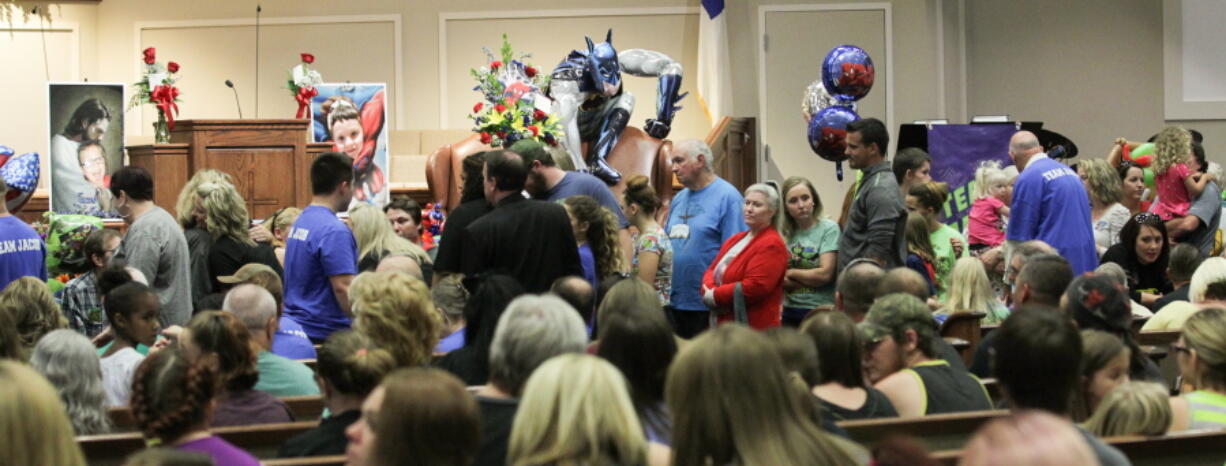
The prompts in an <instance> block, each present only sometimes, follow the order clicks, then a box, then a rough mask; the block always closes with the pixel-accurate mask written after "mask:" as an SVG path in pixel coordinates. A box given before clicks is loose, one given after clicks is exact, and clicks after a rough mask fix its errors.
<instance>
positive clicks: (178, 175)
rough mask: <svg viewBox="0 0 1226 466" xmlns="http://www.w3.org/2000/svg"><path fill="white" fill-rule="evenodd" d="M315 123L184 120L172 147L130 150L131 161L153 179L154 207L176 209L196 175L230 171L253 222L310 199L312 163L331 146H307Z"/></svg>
mask: <svg viewBox="0 0 1226 466" xmlns="http://www.w3.org/2000/svg"><path fill="white" fill-rule="evenodd" d="M310 124H311V122H310V120H305V119H303V120H180V121H176V122H175V129H174V130H172V131H171V132H170V141H171V143H170V144H152V145H142V146H129V147H128V157H129V163H131V164H132V165H135V166H140V167H144V168H145V169H146V170H149V172H150V173H151V174H152V175H153V179H154V184H153V185H154V194H153V201H154V203H155V204H157V205H159V206H161V207H162V208H165V209H167V210H172V209H173V207H174V205H175V201H176V200H177V199H178V197H179V191H180V190H181V189H182V188H183V185H184V184H186V183H187V180H188V179H190V178H191V177H192V175H193V174H195V173H196V172H197V171H200V170H205V169H210V168H211V169H214V170H219V171H222V172H225V173H228V174H229V175H230V176H231V177H233V179H234V185H235V187H236V188H238V192H239V194H241V195H242V196H243V199H244V200H245V201H246V202H247V211H248V212H249V213H250V215H251V218H265V217H267V216H268V215H270V214H272V213H273V212H275V211H276V210H277V209H279V208H281V207H285V206H300V207H301V206H305V205H307V204H308V203H309V202H310V201H311V180H310V167H311V160H312V159H313V158H314V157H315V155H318V154H319V153H322V152H326V151H328V150H330V148H331V147H332V144H331V143H308V142H307V141H308V137H309V136H308V135H309V133H308V131H309V130H310Z"/></svg>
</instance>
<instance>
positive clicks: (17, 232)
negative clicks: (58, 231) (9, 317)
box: [0, 200, 47, 289]
mask: <svg viewBox="0 0 1226 466" xmlns="http://www.w3.org/2000/svg"><path fill="white" fill-rule="evenodd" d="M0 202H3V200H0ZM25 276H30V277H34V278H37V279H39V280H41V281H44V282H45V281H47V244H46V243H43V239H42V237H40V236H38V232H36V231H34V229H33V228H30V226H29V225H26V222H24V221H22V220H21V219H19V218H17V217H14V216H6V217H0V289H3V288H4V287H6V286H8V284H9V283H11V282H12V281H13V280H16V279H18V278H21V277H25Z"/></svg>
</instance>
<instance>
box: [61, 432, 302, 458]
mask: <svg viewBox="0 0 1226 466" xmlns="http://www.w3.org/2000/svg"><path fill="white" fill-rule="evenodd" d="M317 425H319V422H318V421H300V422H287V423H277V424H258V425H252V426H231V427H217V428H214V429H212V432H213V434H214V435H217V436H218V437H221V438H222V439H225V441H227V442H230V443H232V444H234V446H237V447H239V448H242V449H244V450H247V451H248V452H250V453H251V454H252V455H255V456H256V457H257V458H271V457H273V456H276V454H277V449H279V448H281V444H283V443H285V441H286V440H289V439H290V438H291V437H293V436H295V435H298V434H301V433H303V432H306V431H307V430H310V429H313V428H315V426H317ZM77 445H80V446H81V451H82V452H84V453H85V459H86V461H87V462H88V463H89V464H91V465H112V464H122V463H123V460H124V458H127V457H128V455H131V454H132V453H135V452H137V451H139V450H142V449H144V448H145V439H144V438H143V437H142V435H141V433H140V432H125V433H118V434H104V435H87V436H81V437H77Z"/></svg>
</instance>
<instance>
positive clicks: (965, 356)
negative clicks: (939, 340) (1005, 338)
mask: <svg viewBox="0 0 1226 466" xmlns="http://www.w3.org/2000/svg"><path fill="white" fill-rule="evenodd" d="M987 316H988V314H987V313H986V312H983V311H974V312H955V313H953V314H950V315H949V317H947V318H946V319H945V322H944V323H942V324H941V336H942V337H945V338H946V339H947V340H948V339H949V338H951V337H952V338H959V339H962V340H966V342H967V346H966V347H965V348H957V347H955V349H957V350H958V352H959V353H960V354H961V355H962V362H964V363H966V365H967V366H970V365H971V359H972V358H974V356H975V347H976V346H979V339H980V337H981V336H982V335H983V330H982V328H981V325H980V324H981V322H983V318H984V317H987Z"/></svg>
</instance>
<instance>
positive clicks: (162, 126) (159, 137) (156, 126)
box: [153, 109, 170, 144]
mask: <svg viewBox="0 0 1226 466" xmlns="http://www.w3.org/2000/svg"><path fill="white" fill-rule="evenodd" d="M153 142H154V143H156V144H169V143H170V129H169V128H168V127H167V125H166V113H164V112H162V110H161V109H158V121H156V122H154V123H153Z"/></svg>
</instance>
